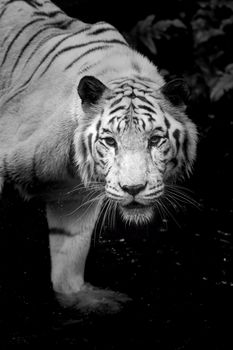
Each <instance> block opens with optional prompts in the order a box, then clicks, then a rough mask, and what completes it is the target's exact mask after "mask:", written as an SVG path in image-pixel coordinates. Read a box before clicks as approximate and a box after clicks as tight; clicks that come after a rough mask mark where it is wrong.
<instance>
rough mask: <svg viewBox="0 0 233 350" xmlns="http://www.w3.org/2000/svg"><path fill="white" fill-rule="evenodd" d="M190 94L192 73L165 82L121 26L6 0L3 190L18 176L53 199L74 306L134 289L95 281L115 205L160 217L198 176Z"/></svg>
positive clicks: (57, 253)
mask: <svg viewBox="0 0 233 350" xmlns="http://www.w3.org/2000/svg"><path fill="white" fill-rule="evenodd" d="M186 98H187V87H186V85H185V84H184V82H183V81H181V80H175V81H173V82H170V83H165V81H164V79H163V77H162V76H161V75H160V74H159V72H158V70H157V68H156V67H155V66H154V65H153V64H152V63H151V62H150V61H149V60H148V59H147V58H145V57H144V56H142V55H141V54H139V53H138V52H136V51H135V50H133V49H132V48H130V47H129V45H128V44H127V42H126V41H125V39H124V38H123V37H122V35H121V34H120V33H119V32H118V31H117V30H116V29H115V28H114V27H113V26H111V25H110V24H107V23H105V22H98V23H96V24H86V23H83V22H81V21H78V20H76V19H73V18H70V17H68V16H67V15H66V14H64V13H63V12H62V11H61V10H60V9H58V8H57V7H56V6H55V5H53V4H52V3H51V2H50V1H47V0H30V1H29V0H28V1H26V0H25V1H23V0H22V1H18V0H15V1H14V0H13V1H7V0H1V1H0V190H1V186H3V184H4V182H10V183H12V184H13V185H14V186H16V187H17V188H18V189H19V191H20V193H21V194H22V195H23V196H24V197H25V198H28V199H29V198H30V197H32V196H39V197H41V198H42V199H43V200H44V202H45V205H46V207H47V219H48V225H49V229H50V250H51V260H52V271H51V279H52V282H53V286H54V290H55V292H56V293H57V295H58V298H59V299H60V300H61V302H62V304H63V305H66V306H72V305H78V306H79V307H80V308H84V309H85V308H88V309H91V308H92V309H93V308H96V307H99V306H100V307H102V306H103V304H104V305H105V306H106V305H108V306H109V308H110V309H111V308H113V309H114V308H115V307H116V305H120V304H121V302H122V301H124V300H126V299H127V298H125V297H124V296H122V295H121V294H119V293H114V292H110V291H106V290H100V289H97V288H94V287H92V286H90V285H88V284H86V283H85V282H84V277H83V276H84V269H85V261H86V256H87V254H88V250H89V246H90V240H91V235H92V231H93V229H94V226H95V224H96V221H97V220H98V218H99V217H100V215H101V213H102V212H108V211H110V212H112V213H113V214H112V215H113V216H114V213H115V212H116V211H119V212H120V214H121V217H122V219H123V220H125V221H126V222H130V223H132V224H136V225H138V224H145V223H149V222H151V221H152V219H153V217H154V212H155V211H156V210H157V208H158V206H159V205H160V203H161V201H162V200H166V193H167V191H168V188H169V186H170V187H171V184H172V183H173V182H174V181H175V180H176V179H179V178H183V177H184V176H185V175H187V174H190V172H191V169H192V164H193V161H194V159H195V155H196V141H197V133H196V127H195V125H194V124H193V123H192V122H191V120H190V119H189V118H188V117H187V116H186V113H185V110H186ZM170 194H171V193H170ZM169 200H170V199H169ZM175 200H176V201H177V200H178V197H176V198H175Z"/></svg>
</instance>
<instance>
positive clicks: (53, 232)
mask: <svg viewBox="0 0 233 350" xmlns="http://www.w3.org/2000/svg"><path fill="white" fill-rule="evenodd" d="M49 234H50V235H59V236H71V233H70V232H69V231H66V230H64V229H63V228H58V227H51V228H50V229H49Z"/></svg>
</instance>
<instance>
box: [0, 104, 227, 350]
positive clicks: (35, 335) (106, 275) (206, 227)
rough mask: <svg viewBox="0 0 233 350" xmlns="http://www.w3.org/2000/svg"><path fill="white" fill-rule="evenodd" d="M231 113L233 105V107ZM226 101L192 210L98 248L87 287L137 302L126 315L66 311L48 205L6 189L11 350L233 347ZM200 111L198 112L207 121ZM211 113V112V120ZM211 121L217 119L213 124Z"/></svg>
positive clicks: (105, 236) (2, 261)
mask: <svg viewBox="0 0 233 350" xmlns="http://www.w3.org/2000/svg"><path fill="white" fill-rule="evenodd" d="M230 106H231V105H230ZM229 108H230V107H229V105H228V104H227V103H225V102H224V101H223V102H222V104H219V105H217V107H216V108H215V109H214V113H213V110H212V111H209V110H208V109H206V110H205V111H204V112H203V111H202V113H203V118H204V120H205V122H203V123H201V122H200V123H199V130H200V138H201V140H200V143H199V149H198V157H197V162H196V165H195V172H194V175H193V177H192V179H191V180H190V181H189V182H186V183H185V184H184V185H185V186H187V187H189V188H190V189H192V190H193V192H194V194H193V197H194V198H195V199H196V200H197V201H198V203H199V204H200V208H199V209H198V208H195V207H193V206H191V205H187V206H186V207H185V208H184V210H183V211H182V212H179V213H175V212H173V216H174V217H175V220H176V222H174V220H173V219H172V218H170V219H169V220H168V223H167V224H165V223H162V222H161V220H160V219H159V217H158V218H157V221H156V222H155V223H154V224H153V225H152V226H151V227H148V228H144V229H142V230H135V229H126V228H125V227H124V226H122V225H121V224H120V223H118V224H117V227H116V229H115V231H107V230H104V231H103V232H102V235H101V237H99V235H98V228H97V236H96V239H95V242H93V244H92V248H91V252H90V255H89V258H88V264H87V271H86V279H87V280H88V281H90V282H91V283H93V284H94V285H97V286H100V287H104V288H110V289H113V290H118V291H120V292H123V293H126V294H128V295H129V296H130V297H131V298H132V302H131V303H129V304H127V305H126V306H125V308H124V309H123V310H122V311H121V312H120V313H119V314H117V315H111V316H110V315H90V316H87V315H86V316H82V315H80V314H79V313H78V312H77V313H70V312H68V311H62V310H61V309H60V308H59V307H58V305H57V304H56V302H55V299H54V297H53V294H52V290H51V285H50V281H49V279H50V277H49V270H50V262H49V250H48V237H47V226H46V222H45V219H44V217H43V205H42V204H41V203H38V202H36V201H32V202H29V203H24V202H23V201H22V200H21V199H20V198H19V196H18V194H17V192H15V191H13V189H12V188H11V186H9V185H8V186H6V187H5V189H4V193H3V197H2V200H1V202H0V217H1V222H0V234H1V245H0V250H1V252H0V272H1V274H0V332H2V335H1V342H2V343H3V345H10V344H30V345H70V344H74V345H78V346H79V349H91V350H94V349H98V350H99V349H101V350H102V349H123V348H128V349H134V348H139V347H140V348H142V347H143V348H145V349H147V348H150V349H151V348H153V349H156V350H157V349H158V350H160V349H164V350H181V349H185V350H189V349H195V350H196V349H202V348H203V349H206V350H207V349H211V350H225V349H227V350H228V349H229V350H230V349H232V348H233V341H232V329H233V320H232V318H233V307H232V306H233V236H232V233H233V232H232V231H233V230H232V226H233V225H232V214H233V192H232V179H233V171H232V169H231V164H232V163H233V138H232V135H233V133H232V131H233V130H232V129H233V122H232V117H231V115H230V109H229ZM200 110H201V107H199V109H198V108H197V110H196V111H195V113H196V112H198V111H200ZM210 112H211V113H210ZM208 115H211V116H212V117H211V118H209V117H208Z"/></svg>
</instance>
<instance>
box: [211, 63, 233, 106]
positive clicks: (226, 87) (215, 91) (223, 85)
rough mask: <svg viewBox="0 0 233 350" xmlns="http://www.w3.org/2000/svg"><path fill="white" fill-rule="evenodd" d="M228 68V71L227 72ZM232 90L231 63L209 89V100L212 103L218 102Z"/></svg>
mask: <svg viewBox="0 0 233 350" xmlns="http://www.w3.org/2000/svg"><path fill="white" fill-rule="evenodd" d="M229 67H230V71H229V70H227V69H229ZM232 89H233V63H231V64H230V65H228V66H227V67H226V70H225V73H223V74H222V75H221V76H220V78H219V79H217V80H216V83H215V84H214V86H213V87H212V89H211V92H210V99H211V101H213V102H216V101H219V100H220V99H221V98H222V97H223V96H224V94H225V93H227V92H229V91H230V90H232Z"/></svg>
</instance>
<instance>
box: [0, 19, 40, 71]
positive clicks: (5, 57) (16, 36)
mask: <svg viewBox="0 0 233 350" xmlns="http://www.w3.org/2000/svg"><path fill="white" fill-rule="evenodd" d="M43 20H44V19H43V18H37V19H34V20H33V21H31V22H29V23H27V24H26V25H25V26H23V28H21V29H20V31H19V32H18V33H17V34H16V35H15V37H14V39H13V40H12V41H11V42H10V45H9V46H8V48H7V50H6V52H5V55H4V57H3V60H2V63H1V65H3V64H4V63H5V61H6V59H7V56H8V53H9V51H10V49H11V47H12V45H13V44H14V42H15V41H16V40H17V39H18V37H19V36H20V34H21V33H22V32H23V31H24V30H25V29H27V28H28V27H29V26H31V25H32V24H34V23H36V22H39V21H43Z"/></svg>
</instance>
